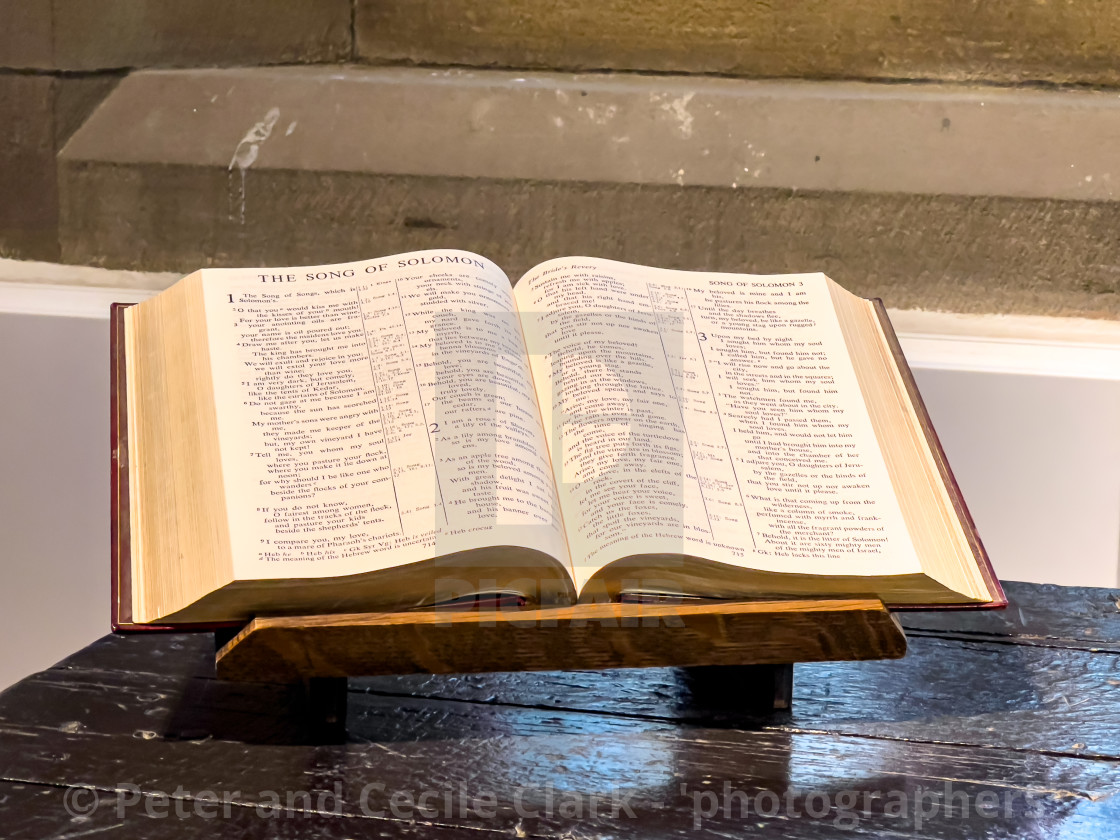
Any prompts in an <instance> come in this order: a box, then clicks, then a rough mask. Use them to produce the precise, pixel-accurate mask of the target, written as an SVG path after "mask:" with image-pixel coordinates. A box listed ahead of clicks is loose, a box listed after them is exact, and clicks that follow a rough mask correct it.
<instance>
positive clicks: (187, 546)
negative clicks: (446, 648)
mask: <svg viewBox="0 0 1120 840" xmlns="http://www.w3.org/2000/svg"><path fill="white" fill-rule="evenodd" d="M118 342H119V348H118V350H119V352H120V353H121V354H122V361H121V366H120V371H121V375H120V377H119V380H123V381H118V383H117V384H118V386H119V387H120V388H121V394H120V400H121V403H120V404H121V406H122V411H121V414H120V420H119V422H120V424H121V425H122V426H123V427H126V429H127V451H126V452H125V453H124V455H125V456H126V463H125V462H122V472H123V473H124V478H125V480H126V483H127V490H128V496H127V507H126V510H127V522H126V523H124V524H125V525H126V526H127V532H128V536H129V539H128V541H127V546H126V551H125V553H124V554H123V556H122V557H120V558H119V563H120V564H121V567H122V568H120V570H119V571H120V573H121V574H122V576H124V577H126V578H127V579H128V590H127V592H124V593H122V594H123V596H124V597H125V598H127V600H128V604H127V607H128V611H129V613H130V617H131V621H132V622H135V623H138V624H152V623H158V624H173V625H175V624H191V623H195V624H205V623H215V622H226V621H244V620H247V619H249V618H251V617H253V616H260V615H305V614H314V613H329V612H357V611H374V610H380V611H391V610H407V609H413V608H418V607H426V606H431V605H436V604H443V603H448V602H456V601H461V600H463V599H470V598H477V597H484V596H485V597H491V596H499V597H500V596H511V597H515V598H517V599H519V600H520V601H521V602H528V603H531V604H539V605H561V604H571V603H575V602H577V601H578V602H595V601H607V600H618V599H620V598H627V597H634V598H654V599H656V598H662V597H666V596H671V597H688V598H725V599H744V598H755V597H770V596H783V595H785V596H830V595H835V596H848V595H869V596H873V597H877V598H880V599H882V600H883V601H884V602H886V603H888V604H892V605H995V604H999V603H1003V601H1004V599H1003V593H1002V591H1001V589H1000V587H999V583H998V581H996V579H995V577H994V575H993V574H992V570H991V566H990V564H989V563H988V561H987V558H986V557H985V555H984V552H983V548H982V547H981V545H980V542H979V540H978V538H977V535H976V533H975V529H974V528H973V526H972V523H971V521H970V519H969V517H968V514H967V511H966V510H965V508H964V505H963V503H962V500H961V498H960V494H959V492H958V491H957V489H956V486H955V484H954V482H953V479H952V476H951V474H950V472H949V469H948V466H947V464H946V462H945V459H944V455H943V453H942V452H941V449H940V447H939V445H938V444H937V440H936V437H935V436H934V435H933V433H932V430H931V428H930V426H929V422H928V418H927V417H926V414H925V411H924V409H923V407H922V405H921V400H920V398H919V396H918V394H917V391H916V389H915V388H914V385H913V381H912V379H911V377H910V373H909V370H908V369H907V368H906V364H905V361H904V359H903V358H902V355H901V353H900V352H899V350H898V346H897V342H896V341H895V339H894V335H893V332H892V330H891V328H890V325H889V323H888V321H887V319H886V314H885V311H884V309H883V307H882V305H881V304H880V303H878V302H874V301H867V300H864V299H862V298H858V297H856V296H854V295H852V294H850V293H848V292H846V291H845V290H843V289H842V288H841V287H840V286H839V285H837V284H836V283H834V282H833V281H831V280H829V279H828V278H827V277H825V276H824V275H821V274H797V275H781V276H754V275H739V274H717V273H698V272H684V271H672V270H665V269H657V268H647V267H641V266H636V265H629V264H624V263H619V262H613V261H609V260H603V259H593V258H584V257H573V258H565V259H557V260H551V261H548V262H545V263H542V264H540V265H538V266H536V267H535V268H533V269H532V270H530V271H529V272H528V273H527V274H526V275H525V276H523V277H522V278H521V279H520V280H519V281H518V282H517V284H516V286H515V287H511V285H510V282H509V280H508V278H507V277H506V275H505V274H504V273H503V272H502V271H501V269H499V268H498V267H497V266H496V265H495V264H494V263H492V262H491V261H489V260H487V259H486V258H484V257H481V256H478V255H475V254H471V253H467V252H464V251H451V250H432V251H422V252H415V253H409V254H402V255H397V256H392V257H385V258H381V259H375V260H368V261H364V262H355V263H346V264H341V265H333V266H322V267H310V268H290V269H205V270H202V271H198V272H196V273H194V274H192V275H190V276H188V277H186V278H184V279H183V280H181V281H180V282H178V283H176V284H175V285H174V286H172V287H171V288H169V289H167V290H166V291H164V292H162V293H160V294H159V295H157V296H155V297H154V298H151V299H150V300H147V301H145V302H143V303H140V304H138V305H135V306H132V307H128V308H127V309H124V310H123V320H122V324H121V329H120V335H119V336H118ZM123 431H124V429H123V428H122V432H123ZM122 437H123V435H122Z"/></svg>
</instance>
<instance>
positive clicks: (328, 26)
mask: <svg viewBox="0 0 1120 840" xmlns="http://www.w3.org/2000/svg"><path fill="white" fill-rule="evenodd" d="M0 15H2V16H3V17H4V20H5V27H4V31H3V32H2V33H0V68H17V69H39V70H66V71H96V70H106V69H128V68H135V67H192V66H214V65H217V66H223V65H225V66H229V65H260V64H291V63H317V62H318V63H322V62H330V61H345V60H348V59H349V58H350V55H351V37H350V3H349V0H283V2H278V0H236V2H232V1H231V0H191V2H187V3H184V2H172V0H0ZM9 21H11V24H10V25H8V22H9Z"/></svg>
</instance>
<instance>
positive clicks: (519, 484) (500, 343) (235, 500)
mask: <svg viewBox="0 0 1120 840" xmlns="http://www.w3.org/2000/svg"><path fill="white" fill-rule="evenodd" d="M203 282H204V297H205V307H206V322H207V330H208V341H209V346H210V355H211V360H212V362H211V364H212V367H213V378H214V384H215V391H216V404H217V414H218V437H219V446H220V450H221V462H222V470H223V481H224V483H225V490H226V498H227V499H228V500H229V505H230V507H231V510H230V531H231V542H232V551H233V557H234V571H235V575H236V577H237V578H239V579H264V578H300V577H321V576H334V575H349V574H356V573H360V572H367V571H373V570H377V569H381V568H387V567H390V566H399V565H404V564H406V563H411V562H415V561H419V560H425V559H429V558H432V557H439V556H443V555H447V554H453V553H455V552H459V551H465V550H468V549H472V548H480V547H487V546H495V545H512V546H523V547H530V548H534V549H538V550H540V551H543V552H545V553H546V554H549V555H551V556H553V557H554V558H556V559H557V560H558V561H559V562H561V563H562V564H563V565H564V566H565V567H566V566H567V565H568V555H567V548H566V544H565V540H564V534H563V528H562V526H561V524H560V514H559V506H558V500H557V497H556V493H555V487H554V485H553V481H552V476H551V470H550V466H549V463H548V457H547V451H548V450H547V445H546V443H545V435H544V431H543V428H542V427H541V419H540V414H539V412H538V409H537V405H536V398H535V396H534V394H533V389H532V383H531V377H530V373H529V369H528V363H527V359H526V355H525V347H524V343H523V340H522V335H521V329H520V325H519V324H518V321H517V317H516V314H515V311H514V304H513V298H512V293H511V289H510V285H509V280H508V279H507V278H506V276H505V274H504V273H503V272H502V271H501V270H500V269H499V268H498V267H497V266H495V265H494V264H493V263H492V262H490V261H489V260H486V259H484V258H483V257H479V256H477V255H475V254H470V253H467V252H463V251H445V250H439V251H421V252H415V253H411V254H401V255H397V256H392V257H384V258H381V259H376V260H367V261H364V262H355V263H345V264H341V265H333V266H321V267H310V268H290V269H217V270H207V271H206V272H204V280H203Z"/></svg>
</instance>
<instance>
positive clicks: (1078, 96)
mask: <svg viewBox="0 0 1120 840" xmlns="http://www.w3.org/2000/svg"><path fill="white" fill-rule="evenodd" d="M1117 130H1120V99H1117V97H1116V96H1114V95H1106V94H1101V93H1090V92H1085V93H1068V92H1065V93H1058V92H1039V91H1032V92H1017V91H1012V90H1002V91H1000V90H990V89H986V90H982V91H977V90H973V89H967V88H955V87H943V86H941V87H933V86H877V85H867V84H852V83H843V84H841V83H831V84H829V83H825V84H821V83H817V84H813V83H791V82H767V83H762V82H741V81H739V82H737V81H733V80H725V79H703V78H697V79H692V78H684V79H682V78H672V77H635V76H616V75H610V74H601V75H588V76H569V75H561V74H532V75H526V74H515V73H501V72H465V71H429V70H420V69H400V68H395V69H388V68H387V69H381V70H371V69H342V68H271V69H255V70H228V71H219V70H209V71H180V72H169V71H151V72H143V73H136V74H133V75H132V76H130V77H129V78H127V79H126V80H125V81H124V82H122V84H121V85H120V86H119V87H118V88H117V89H116V90H115V91H114V93H113V94H112V95H111V96H110V97H109V98H108V99H107V100H106V101H105V102H104V103H103V105H102V107H100V108H99V109H98V110H97V112H96V113H95V114H94V115H93V116H92V117H91V118H90V119H89V121H87V123H86V124H85V125H84V126H83V127H82V128H81V129H80V130H79V131H78V132H77V133H76V134H75V135H74V137H73V138H72V139H71V140H70V142H69V143H68V144H67V145H66V147H65V148H64V149H63V151H62V153H61V155H60V158H59V166H60V169H59V172H60V175H59V177H60V186H61V202H62V253H63V259H65V260H67V261H74V262H90V263H95V264H100V265H108V266H117V267H128V268H143V269H152V268H160V269H164V268H167V269H174V270H177V271H183V272H186V271H190V270H192V269H194V268H197V267H199V266H202V265H239V264H240V265H299V264H309V263H310V264H315V263H327V262H335V261H344V260H349V259H357V258H362V257H364V256H369V255H376V254H386V253H394V252H399V251H406V250H413V249H418V248H427V247H437V246H455V247H462V248H467V249H470V250H473V251H478V252H481V253H484V254H486V255H487V256H489V257H491V258H492V259H494V260H495V261H497V262H498V263H499V264H501V265H502V266H503V267H504V268H506V269H507V271H508V272H509V273H510V274H511V276H517V275H518V274H520V272H522V271H524V270H525V269H527V268H528V267H530V266H531V265H532V264H534V263H536V262H538V261H541V260H544V259H547V258H550V257H554V256H560V255H563V254H575V253H590V254H595V255H599V256H604V257H612V258H616V259H623V260H628V261H632V262H639V263H649V264H656V265H665V266H669V267H679V268H693V269H708V270H731V271H758V272H781V271H804V270H817V269H819V270H823V271H826V272H827V273H829V274H830V275H832V276H834V277H835V278H836V279H838V280H840V281H841V282H843V283H845V284H846V285H848V286H849V287H850V288H853V289H854V290H855V291H857V292H859V293H860V294H864V295H870V296H881V297H883V298H884V299H886V301H887V303H888V305H891V306H894V307H900V308H927V309H941V310H951V311H963V312H1021V313H1033V314H1063V315H1086V316H1090V317H1115V316H1117V315H1120V294H1118V291H1120V269H1118V266H1117V263H1116V254H1115V230H1116V229H1118V227H1120V203H1116V202H1115V198H1116V197H1117V196H1116V193H1115V188H1114V186H1113V177H1112V176H1113V173H1112V171H1111V169H1112V163H1113V162H1112V160H1111V159H1110V155H1109V149H1110V146H1111V138H1112V137H1115V136H1117V134H1116V132H1117ZM1071 164H1072V166H1071ZM1117 178H1118V179H1120V175H1117Z"/></svg>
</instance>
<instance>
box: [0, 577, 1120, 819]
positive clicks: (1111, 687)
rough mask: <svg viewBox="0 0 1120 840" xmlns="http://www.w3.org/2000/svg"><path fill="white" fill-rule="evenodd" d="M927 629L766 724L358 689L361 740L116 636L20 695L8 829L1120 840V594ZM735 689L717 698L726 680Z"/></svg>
mask: <svg viewBox="0 0 1120 840" xmlns="http://www.w3.org/2000/svg"><path fill="white" fill-rule="evenodd" d="M1008 594H1009V596H1010V597H1011V599H1012V604H1011V606H1010V607H1009V608H1008V609H1007V610H1005V611H1002V612H986V613H984V612H923V613H910V614H906V615H904V617H903V623H904V624H905V625H906V626H907V628H908V636H909V640H910V651H909V653H908V654H907V656H906V657H905V658H904V659H901V660H897V661H881V662H862V663H859V662H854V663H836V664H818V665H810V664H806V665H798V666H797V669H796V676H795V687H794V701H793V710H792V712H789V713H781V714H775V715H771V716H767V717H761V718H758V717H752V716H750V715H748V714H744V713H743V712H742V711H741V710H740V709H738V708H737V707H736V702H735V679H736V675H735V674H734V673H733V672H732V671H728V672H727V678H726V684H727V690H726V691H717V692H715V693H711V692H709V693H708V694H702V693H699V692H698V691H697V690H696V684H695V682H694V681H690V679H688V678H687V676H686V675H684V674H682V673H681V672H679V671H674V670H671V669H649V670H632V671H612V672H598V673H595V672H564V673H561V672H547V673H534V674H524V673H523V674H487V675H477V676H469V677H467V676H458V677H454V676H452V677H408V678H405V677H394V678H388V677H382V678H370V679H362V680H356V679H355V680H351V682H350V695H349V717H348V729H349V735H348V738H347V741H346V742H345V743H341V744H322V743H315V742H314V741H313V740H312V739H311V738H310V736H309V734H308V729H307V721H306V717H305V716H303V715H301V713H300V709H299V702H300V697H301V696H302V695H301V694H300V693H299V692H297V691H296V690H295V689H293V688H289V687H286V686H280V685H254V684H242V683H225V682H220V681H217V680H215V679H214V678H213V653H214V651H213V640H212V638H211V637H210V636H208V635H193V636H192V635H147V636H130V637H106V638H104V639H101V640H100V641H98V642H96V643H94V644H92V645H90V646H89V647H88V648H86V649H85V650H82V651H79V652H78V653H76V654H74V655H73V656H72V657H70V658H69V659H67V660H65V661H63V662H61V663H59V665H57V666H55V667H54V668H51V669H50V670H47V671H44V672H43V673H40V674H36V675H34V676H31V677H28V678H27V679H25V680H23V681H22V682H20V683H18V684H17V685H15V686H13V687H12V688H10V689H9V690H8V691H6V692H4V694H3V695H0V765H2V772H0V835H2V836H3V837H6V838H22V837H35V838H40V837H54V838H71V837H88V836H94V837H129V838H164V837H167V838H171V837H174V838H203V837H205V838H211V837H215V836H219V837H225V836H229V837H304V836H310V837H323V838H340V839H341V838H352V837H405V838H412V837H417V838H428V837H444V838H456V839H457V840H468V838H469V840H479V838H483V840H485V838H490V837H494V838H506V837H508V838H522V837H552V836H560V837H573V838H582V837H599V836H610V837H634V838H649V837H693V836H701V835H702V834H714V835H717V836H727V837H745V836H762V837H784V838H793V837H853V836H854V837H884V836H889V837H937V838H948V837H952V838H973V837H1039V838H1059V837H1061V838H1065V837H1088V838H1115V837H1120V601H1118V595H1117V594H1116V593H1115V592H1113V591H1111V590H1101V589H1081V588H1063V587H1054V586H1037V585H1030V584H1009V585H1008ZM709 689H710V686H709Z"/></svg>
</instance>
